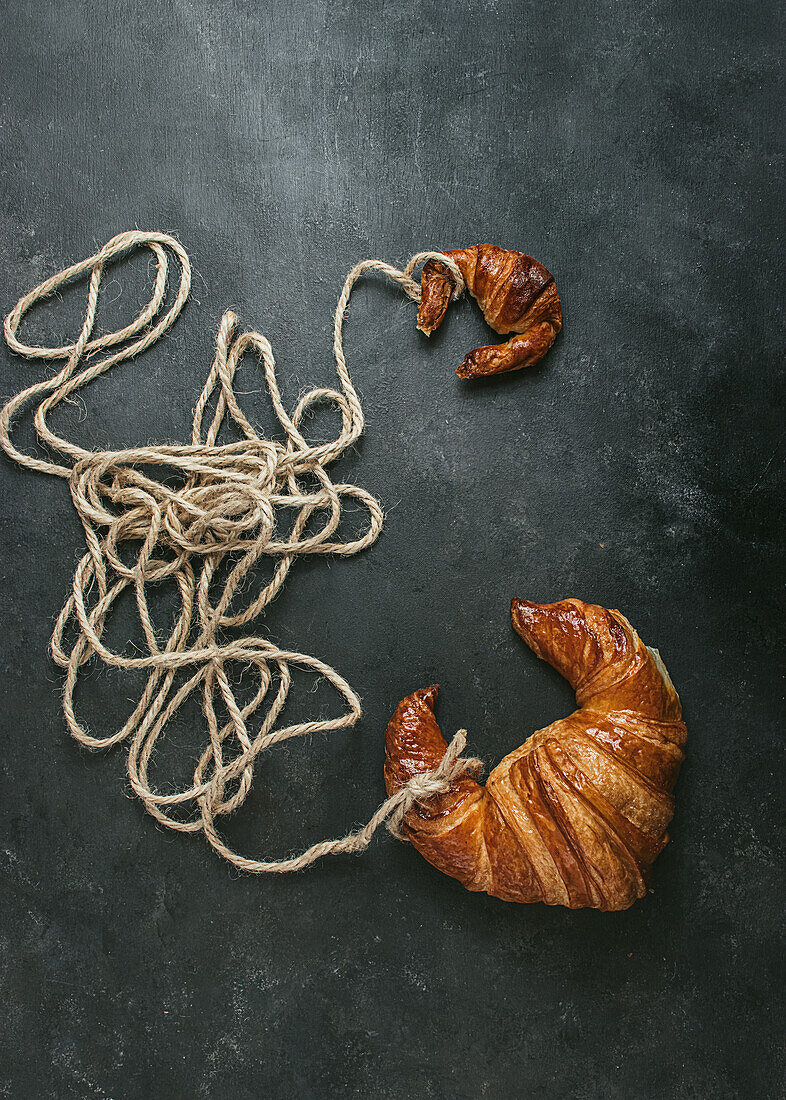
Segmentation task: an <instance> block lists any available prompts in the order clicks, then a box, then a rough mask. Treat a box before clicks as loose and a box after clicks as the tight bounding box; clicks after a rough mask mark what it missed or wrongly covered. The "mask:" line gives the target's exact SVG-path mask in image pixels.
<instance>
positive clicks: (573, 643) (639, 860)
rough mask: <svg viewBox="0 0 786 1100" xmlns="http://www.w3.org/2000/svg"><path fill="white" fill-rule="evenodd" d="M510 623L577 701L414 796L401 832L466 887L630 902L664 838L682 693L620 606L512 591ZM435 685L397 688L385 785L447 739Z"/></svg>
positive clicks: (408, 773) (643, 886)
mask: <svg viewBox="0 0 786 1100" xmlns="http://www.w3.org/2000/svg"><path fill="white" fill-rule="evenodd" d="M511 617H512V620H513V626H514V627H515V629H516V630H517V631H518V633H519V634H520V635H521V637H522V638H523V639H524V641H525V642H526V643H527V645H529V647H530V648H531V649H532V650H533V651H534V652H535V653H536V654H537V655H538V656H539V657H542V658H543V659H544V660H546V661H548V662H549V664H551V665H553V666H554V668H556V669H557V671H558V672H560V673H562V675H563V676H564V677H565V678H566V679H567V680H568V681H569V682H570V684H571V686H572V687H573V688H574V690H575V692H576V699H577V702H578V704H579V709H578V710H576V711H575V712H574V713H573V714H571V715H570V717H569V718H563V719H562V720H561V721H558V722H553V723H552V724H551V725H550V726H547V727H546V729H542V730H540V731H539V732H537V733H534V734H533V735H532V736H531V737H530V738H528V740H527V741H525V742H524V744H523V745H522V746H521V748H518V749H516V750H515V751H514V752H512V753H510V754H509V755H508V756H506V757H505V759H504V760H502V762H501V763H500V764H498V765H497V767H496V768H495V769H494V770H493V771H492V773H491V775H489V777H488V780H487V781H486V785H485V787H483V786H481V785H480V784H479V783H477V782H476V781H475V780H474V779H471V778H470V777H469V776H467V775H466V774H464V775H462V776H460V777H459V778H458V779H456V780H455V781H454V782H453V783H452V784H451V786H450V788H449V790H448V791H447V792H446V793H444V794H442V795H437V796H433V797H432V798H429V799H428V800H427V801H426V802H425V803H423V804H420V805H416V806H413V807H412V808H411V809H409V810H408V811H407V813H406V815H405V817H404V823H403V831H404V834H405V835H406V837H407V838H408V839H409V840H410V841H411V843H412V844H413V845H414V846H415V847H416V848H417V849H418V851H419V852H420V853H421V855H423V856H425V858H426V859H427V860H428V861H429V863H432V864H433V865H434V866H435V867H437V868H439V870H440V871H444V872H445V874H447V875H452V876H453V878H457V879H458V880H459V881H460V882H461V883H462V884H463V885H464V886H465V887H466V888H467V889H468V890H483V891H485V892H486V893H488V894H491V895H493V896H494V897H497V898H502V899H503V900H504V901H518V902H533V901H543V902H545V903H546V904H547V905H566V906H568V907H570V908H571V909H579V908H583V907H589V908H594V909H604V910H615V909H627V908H628V906H630V905H632V903H633V902H634V901H635V900H636V899H637V898H640V897H642V896H643V895H644V893H645V892H646V891H647V888H648V886H649V881H650V869H651V866H652V863H653V861H654V860H655V857H656V856H657V855H658V853H659V852H660V851H661V850H662V849H663V847H664V846H665V845H666V843H667V842H668V834H667V832H666V828H667V826H668V824H669V822H670V821H671V818H672V814H673V812H674V801H673V798H672V795H671V792H672V789H673V787H674V784H675V782H676V779H677V773H678V771H679V767H680V764H681V763H682V760H683V758H684V752H683V745H684V744H685V739H686V730H685V725H684V724H683V722H682V720H681V709H680V701H679V697H678V695H677V693H676V691H675V690H674V686H673V684H672V682H671V679H670V678H669V674H668V672H667V671H666V669H665V667H664V665H663V662H662V661H661V659H660V656H659V654H658V653H657V651H656V650H653V649H649V648H648V647H647V646H645V645H644V643H643V642H642V641H641V639H640V638H639V636H638V634H637V633H636V631H635V630H634V629H633V627H632V626H631V625H630V623H629V622H628V620H627V619H626V618H625V616H624V615H622V614H620V612H619V611H609V610H607V609H606V608H604V607H598V606H596V605H594V604H587V603H583V602H582V601H581V600H575V599H571V600H562V601H561V602H559V603H553V604H535V603H528V602H526V601H525V600H519V599H514V600H513V603H512V607H511ZM437 691H438V687H437V686H436V685H435V686H433V687H430V688H426V689H425V690H422V691H416V692H414V694H412V695H409V696H407V698H406V699H404V700H403V701H402V702H401V703H400V704H399V706H398V708H397V709H396V713H395V714H394V715H393V718H392V719H391V721H390V724H389V725H388V728H387V733H386V737H385V751H386V761H385V785H386V787H387V790H388V794H393V793H394V792H395V791H397V790H398V789H399V788H400V787H402V786H403V785H404V784H405V783H406V782H407V781H408V780H409V779H410V778H411V777H412V776H414V775H417V774H419V773H421V772H424V771H429V770H431V769H433V768H434V767H436V766H437V765H438V764H439V762H440V761H441V759H442V757H443V755H444V753H445V749H446V747H447V745H446V742H445V739H444V738H443V736H442V734H441V732H440V729H439V726H438V725H437V722H436V719H435V717H434V701H435V699H436V696H437Z"/></svg>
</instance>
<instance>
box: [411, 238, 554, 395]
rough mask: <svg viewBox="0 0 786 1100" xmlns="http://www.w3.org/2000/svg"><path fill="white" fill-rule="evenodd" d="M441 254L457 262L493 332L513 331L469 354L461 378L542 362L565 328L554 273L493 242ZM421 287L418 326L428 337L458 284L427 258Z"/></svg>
mask: <svg viewBox="0 0 786 1100" xmlns="http://www.w3.org/2000/svg"><path fill="white" fill-rule="evenodd" d="M443 254H444V255H445V256H449V257H450V259H452V260H453V261H454V262H455V263H456V265H457V267H458V269H459V271H460V272H461V274H462V277H463V279H464V282H465V283H466V286H467V289H468V290H469V292H470V294H472V296H473V298H475V300H476V301H477V303H478V305H479V306H480V308H481V309H482V310H483V316H484V317H485V318H486V321H487V323H488V324H489V325H490V326H491V328H493V329H494V331H495V332H498V333H500V334H501V335H505V334H506V333H509V332H512V333H513V335H512V336H511V337H510V339H509V340H506V341H505V343H503V344H490V345H489V346H488V347H483V348H476V349H475V350H474V351H471V352H469V354H468V355H466V356H465V358H464V362H463V363H462V364H461V366H460V367H459V368H458V370H457V371H456V373H457V374H458V376H459V378H482V377H485V376H486V375H490V374H501V373H502V372H503V371H509V370H520V369H521V368H522V367H530V366H532V364H533V363H537V362H538V360H539V359H542V358H543V356H544V355H545V354H546V352H547V351H548V350H549V348H550V347H551V345H552V344H553V343H554V338H555V337H556V335H557V333H558V332H559V330H560V329H561V328H562V307H561V306H560V300H559V294H558V293H557V286H556V283H555V282H554V276H553V275H552V274H551V272H550V271H547V270H546V268H545V267H544V266H543V264H540V263H538V261H537V260H533V259H532V257H531V256H525V255H524V253H523V252H512V251H510V250H509V249H507V248H498V247H497V246H496V245H494V244H473V245H471V246H470V247H469V248H457V249H454V250H452V251H447V252H445V253H443ZM420 284H421V299H420V308H419V310H418V328H419V329H420V331H421V332H425V334H426V335H427V336H430V335H431V333H432V332H434V330H435V329H436V328H438V327H439V325H440V324H441V323H442V318H443V317H444V316H445V312H446V310H447V308H448V304H449V303H450V299H451V296H452V294H453V291H454V289H455V281H454V278H453V276H452V275H451V273H450V271H449V270H448V268H447V267H446V266H445V265H444V264H441V263H439V262H438V261H436V260H429V262H428V263H427V264H426V265H425V267H424V268H423V272H422V274H421V279H420Z"/></svg>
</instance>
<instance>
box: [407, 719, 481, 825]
mask: <svg viewBox="0 0 786 1100" xmlns="http://www.w3.org/2000/svg"><path fill="white" fill-rule="evenodd" d="M466 744H467V731H466V730H458V732H457V733H456V734H455V736H454V737H453V740H452V741H451V742H450V744H449V745H448V747H447V749H446V750H445V755H444V756H443V757H442V759H441V760H440V762H439V764H438V765H437V766H436V768H432V769H431V770H430V771H427V772H420V773H419V774H418V775H413V776H412V778H411V779H409V780H407V782H406V783H405V784H404V786H403V787H401V788H400V789H399V790H398V791H397V792H396V794H394V795H393V796H392V797H391V798H390V799H389V800H388V803H386V805H390V806H391V810H390V819H389V820H388V830H389V831H390V832H391V833H393V835H394V836H395V837H398V839H399V840H406V839H407V836H406V833H404V831H403V823H404V818H405V816H406V814H407V813H408V811H409V810H411V809H412V808H413V806H422V805H424V804H425V803H427V802H429V801H430V800H431V799H432V798H435V797H438V796H439V795H443V794H447V792H448V791H449V790H450V788H451V786H452V785H453V783H455V782H456V780H457V779H460V778H461V777H462V776H463V775H471V776H474V777H477V776H478V775H479V774H480V772H481V771H482V769H483V761H482V760H478V759H477V757H474V756H473V757H462V756H461V754H462V752H463V751H464V748H465V746H466Z"/></svg>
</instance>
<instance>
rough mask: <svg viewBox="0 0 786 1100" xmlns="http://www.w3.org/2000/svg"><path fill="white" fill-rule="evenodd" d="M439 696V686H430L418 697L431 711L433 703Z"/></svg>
mask: <svg viewBox="0 0 786 1100" xmlns="http://www.w3.org/2000/svg"><path fill="white" fill-rule="evenodd" d="M438 695H439V684H432V685H431V687H427V688H423V690H422V692H421V693H420V697H421V699H422V700H423V702H424V703H425V704H426V705H427V706H429V707H431V708H432V709H433V707H434V702H435V700H436V698H437V696H438Z"/></svg>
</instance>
